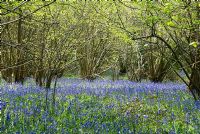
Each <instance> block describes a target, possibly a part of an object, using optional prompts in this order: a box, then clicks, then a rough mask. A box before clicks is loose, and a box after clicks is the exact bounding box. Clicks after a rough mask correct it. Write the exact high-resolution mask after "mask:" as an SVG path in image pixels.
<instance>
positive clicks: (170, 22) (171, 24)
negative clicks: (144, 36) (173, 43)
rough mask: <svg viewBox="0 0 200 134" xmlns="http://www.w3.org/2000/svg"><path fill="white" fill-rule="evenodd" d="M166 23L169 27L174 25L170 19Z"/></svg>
mask: <svg viewBox="0 0 200 134" xmlns="http://www.w3.org/2000/svg"><path fill="white" fill-rule="evenodd" d="M167 25H168V26H170V27H174V26H175V24H174V22H172V21H169V22H167Z"/></svg>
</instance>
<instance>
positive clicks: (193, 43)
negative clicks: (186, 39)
mask: <svg viewBox="0 0 200 134" xmlns="http://www.w3.org/2000/svg"><path fill="white" fill-rule="evenodd" d="M189 45H190V46H193V47H195V48H196V47H197V46H198V43H197V42H192V43H190V44H189Z"/></svg>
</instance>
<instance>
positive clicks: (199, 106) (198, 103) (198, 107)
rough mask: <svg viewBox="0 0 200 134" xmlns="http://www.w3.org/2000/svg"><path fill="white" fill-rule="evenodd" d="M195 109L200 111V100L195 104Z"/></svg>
mask: <svg viewBox="0 0 200 134" xmlns="http://www.w3.org/2000/svg"><path fill="white" fill-rule="evenodd" d="M194 105H195V108H196V109H199V110H200V100H197V101H195V102H194Z"/></svg>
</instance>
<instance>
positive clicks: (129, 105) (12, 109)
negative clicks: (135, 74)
mask: <svg viewBox="0 0 200 134" xmlns="http://www.w3.org/2000/svg"><path fill="white" fill-rule="evenodd" d="M5 102H6V106H5ZM3 104H4V105H3ZM0 105H1V107H0V109H1V115H0V117H1V128H0V132H1V133H8V134H10V133H25V134H26V133H27V134H29V133H31V134H34V133H35V134H38V133H52V134H54V133H57V134H62V133H63V134H66V133H69V134H71V133H73V134H74V133H80V134H81V133H91V134H93V133H99V134H102V133H108V134H115V133H123V134H126V133H127V134H129V133H194V134H197V133H200V130H199V128H200V108H199V102H198V101H197V102H194V100H193V99H192V97H191V95H190V93H189V92H188V91H187V90H186V86H185V85H184V84H181V83H164V84H155V83H150V82H143V83H136V82H130V81H127V80H121V81H115V82H113V81H110V80H97V81H93V82H89V81H83V80H79V79H61V80H60V81H59V82H58V87H57V95H56V104H55V106H54V105H53V104H52V91H51V90H50V91H49V93H48V102H47V103H46V100H45V89H42V88H39V87H37V86H36V85H34V84H33V83H32V82H27V84H26V85H24V86H22V85H19V84H12V85H11V84H6V83H3V84H1V103H0Z"/></svg>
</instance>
